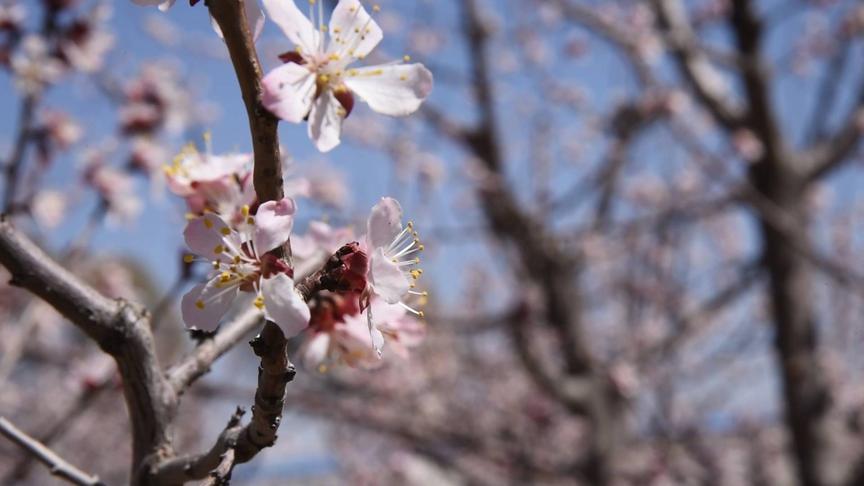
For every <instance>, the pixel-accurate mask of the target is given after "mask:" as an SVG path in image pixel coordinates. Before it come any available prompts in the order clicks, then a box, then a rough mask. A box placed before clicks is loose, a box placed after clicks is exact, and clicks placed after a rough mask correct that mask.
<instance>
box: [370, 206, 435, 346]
mask: <svg viewBox="0 0 864 486" xmlns="http://www.w3.org/2000/svg"><path fill="white" fill-rule="evenodd" d="M366 251H367V252H368V253H369V262H370V263H369V275H368V280H369V286H368V288H367V294H368V295H369V296H373V295H374V296H377V297H379V298H381V300H383V301H384V302H386V303H387V304H391V305H393V304H398V305H400V306H401V307H403V308H404V309H406V310H408V311H410V312H412V313H414V314H416V315H418V316H420V317H423V311H418V310H415V309H414V308H412V307H410V306H409V305H407V304H406V303H405V302H404V299H406V298H407V297H408V296H410V295H419V296H423V297H425V295H426V293H425V292H418V291H416V290H414V288H415V283H414V281H415V280H417V279H418V278H419V277H420V275H421V274H422V273H423V270H421V269H419V268H417V265H418V264H419V263H420V258H419V257H418V256H417V254H418V253H419V252H421V251H423V245H422V244H421V243H420V238H419V237H418V236H417V232H416V231H414V224H413V223H412V222H410V221H409V222H408V224H407V225H406V226H405V227H404V228H403V227H402V207H401V206H400V205H399V202H398V201H396V200H395V199H393V198H390V197H385V198H381V201H379V202H378V204H376V205H375V206H374V207H373V208H372V212H371V213H370V215H369V219H368V221H367V223H366ZM367 321H368V325H369V332H370V333H371V334H372V341H373V344H374V347H375V350H376V351H378V353H379V354H380V353H381V349H382V347H383V345H384V338H383V334H382V330H381V328H380V326H379V325H378V324H377V322H376V318H375V316H374V309H372V308H371V307H370V308H369V309H367Z"/></svg>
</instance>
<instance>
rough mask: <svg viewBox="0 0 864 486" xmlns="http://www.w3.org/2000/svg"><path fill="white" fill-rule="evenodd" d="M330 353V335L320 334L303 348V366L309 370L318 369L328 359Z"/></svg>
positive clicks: (313, 337)
mask: <svg viewBox="0 0 864 486" xmlns="http://www.w3.org/2000/svg"><path fill="white" fill-rule="evenodd" d="M329 351H330V334H328V333H326V332H319V333H317V334H315V335H314V336H312V337H311V338H310V339H309V340H308V341H306V345H305V347H304V348H303V353H302V355H303V365H304V366H305V367H307V368H309V369H313V370H314V369H316V368H318V365H320V364H322V363H323V362H324V361H325V360H326V359H327V354H328V352H329Z"/></svg>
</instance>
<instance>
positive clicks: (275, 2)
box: [264, 0, 323, 54]
mask: <svg viewBox="0 0 864 486" xmlns="http://www.w3.org/2000/svg"><path fill="white" fill-rule="evenodd" d="M322 1H323V0H322ZM264 8H265V9H267V15H269V16H270V18H271V19H273V22H276V25H278V26H279V28H280V29H282V32H283V33H285V35H286V36H287V37H288V38H289V39H291V42H293V43H294V45H296V46H299V47H300V49H301V50H302V51H303V52H304V53H310V54H311V53H313V52H317V51H318V45H319V42H320V40H319V39H320V33H319V32H318V31H317V30H315V27H314V26H313V25H312V22H310V21H309V19H307V18H306V16H305V15H303V12H301V11H300V9H299V8H297V5H296V4H295V3H294V0H264Z"/></svg>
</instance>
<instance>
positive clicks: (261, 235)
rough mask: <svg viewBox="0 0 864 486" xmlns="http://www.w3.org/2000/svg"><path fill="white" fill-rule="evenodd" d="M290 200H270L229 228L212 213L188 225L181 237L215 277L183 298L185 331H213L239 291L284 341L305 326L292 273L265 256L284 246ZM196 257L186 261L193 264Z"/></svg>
mask: <svg viewBox="0 0 864 486" xmlns="http://www.w3.org/2000/svg"><path fill="white" fill-rule="evenodd" d="M295 209H296V207H295V205H294V201H293V200H292V199H291V198H284V199H282V200H279V201H268V202H266V203H264V204H262V205H261V206H260V207H259V208H258V212H257V213H256V214H255V215H254V216H253V215H251V214H250V213H249V208H248V207H246V208H245V209H244V212H245V213H246V218H247V219H246V220H244V221H243V222H242V223H240V224H237V225H232V226H231V227H229V226H228V225H227V224H226V223H225V222H224V221H223V220H222V219H221V218H219V217H218V216H216V215H214V214H205V215H204V216H201V217H198V218H195V219H193V220H191V221H189V224H188V225H187V226H186V230H185V232H184V236H185V237H186V244H187V245H188V246H189V248H190V249H191V250H192V251H193V252H194V253H195V254H197V255H198V256H200V257H201V258H204V259H206V260H207V261H210V262H212V265H213V269H214V272H213V275H212V276H211V278H210V280H208V281H207V282H205V283H202V284H199V285H196V286H195V287H193V288H192V290H190V291H189V292H188V293H187V294H186V295H184V296H183V300H182V303H181V309H182V312H183V320H184V321H185V322H186V325H187V326H189V327H194V328H197V329H201V330H205V331H213V330H215V329H216V327H217V326H218V324H219V320H220V319H221V318H222V316H224V315H225V313H226V312H228V309H229V308H230V307H231V304H232V302H233V301H234V299H235V298H236V297H237V296H238V294H239V292H240V291H246V292H254V293H255V294H256V297H255V300H254V301H253V304H254V305H255V307H257V308H259V309H261V310H263V311H264V315H265V317H266V318H267V319H269V320H271V321H273V322H275V323H276V324H277V325H278V326H279V327H280V328H281V329H282V332H284V333H285V336H286V337H291V336H294V335H296V334H298V333H299V332H300V331H302V330H303V329H305V328H306V326H307V325H308V324H309V307H308V306H307V305H306V302H305V301H304V300H303V298H302V297H301V296H300V294H298V293H297V291H296V290H294V280H293V271H292V269H291V268H290V267H288V265H287V264H286V263H285V262H284V261H282V260H281V259H279V258H277V257H276V256H274V255H273V254H271V253H269V252H270V251H271V250H273V249H275V248H278V247H279V246H281V245H282V244H284V243H285V242H286V241H287V240H288V237H289V236H290V235H291V229H292V228H293V226H294V212H295ZM194 259H195V257H194V256H191V255H190V256H189V257H187V261H193V260H194Z"/></svg>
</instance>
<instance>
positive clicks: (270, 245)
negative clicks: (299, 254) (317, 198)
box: [252, 197, 297, 255]
mask: <svg viewBox="0 0 864 486" xmlns="http://www.w3.org/2000/svg"><path fill="white" fill-rule="evenodd" d="M296 210H297V206H296V205H295V204H294V200H293V199H291V198H290V197H286V198H283V199H281V200H279V201H267V202H265V203H264V204H262V205H261V206H260V207H259V208H258V212H257V213H256V214H255V234H254V236H253V237H252V238H253V240H252V241H254V243H255V252H256V253H257V254H258V255H263V254H265V253H267V252H268V251H270V250H272V249H274V248H276V247H278V246H280V245H282V244H284V243H285V242H286V241H288V238H289V237H290V236H291V229H292V228H294V213H295V211H296Z"/></svg>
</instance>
